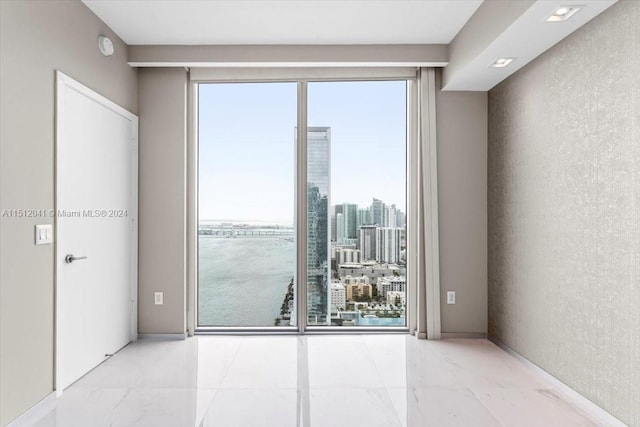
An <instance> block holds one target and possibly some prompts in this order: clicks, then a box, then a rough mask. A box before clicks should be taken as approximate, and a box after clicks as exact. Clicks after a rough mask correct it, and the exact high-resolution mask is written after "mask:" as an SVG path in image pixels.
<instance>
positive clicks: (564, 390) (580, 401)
mask: <svg viewBox="0 0 640 427" xmlns="http://www.w3.org/2000/svg"><path fill="white" fill-rule="evenodd" d="M487 339H488V340H489V341H491V342H492V343H494V344H495V345H497V346H498V347H500V348H501V349H503V350H504V351H506V352H507V353H509V354H510V355H512V356H513V357H515V358H516V359H518V360H519V361H520V362H522V363H523V364H525V365H526V366H527V367H528V368H529V369H531V370H532V371H534V372H536V374H538V375H540V376H542V377H543V378H544V379H545V380H546V381H548V382H549V383H551V384H552V385H553V386H554V388H556V390H558V391H559V392H560V393H561V394H562V395H563V397H564V398H565V399H566V400H567V401H569V402H570V403H572V404H573V405H574V406H575V407H576V408H578V409H579V410H581V411H582V412H584V413H586V414H588V415H589V416H591V417H592V418H594V419H596V420H597V421H599V422H601V423H602V424H603V425H606V426H611V427H627V424H625V423H623V422H622V421H620V420H619V419H618V418H616V417H615V416H613V415H611V414H610V413H608V412H607V411H605V410H604V409H602V408H601V407H600V406H598V405H596V404H595V403H593V402H592V401H590V400H589V399H587V398H586V397H584V396H583V395H581V394H580V393H578V392H577V391H575V390H574V389H572V388H571V387H569V386H568V385H566V384H565V383H563V382H562V381H560V380H559V379H557V378H556V377H554V376H553V375H551V374H550V373H548V372H547V371H545V370H544V369H542V368H541V367H539V366H538V365H536V364H535V363H533V362H532V361H530V360H529V359H527V358H526V357H524V356H523V355H521V354H520V353H518V352H517V351H515V350H514V349H512V348H511V347H509V346H508V345H506V344H504V343H503V342H501V341H500V340H498V339H497V338H496V337H494V336H491V335H489V336H488V337H487Z"/></svg>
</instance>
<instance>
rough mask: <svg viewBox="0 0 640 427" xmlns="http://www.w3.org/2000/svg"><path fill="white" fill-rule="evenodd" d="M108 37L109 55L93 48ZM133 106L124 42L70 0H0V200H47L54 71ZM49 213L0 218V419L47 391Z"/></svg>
mask: <svg viewBox="0 0 640 427" xmlns="http://www.w3.org/2000/svg"><path fill="white" fill-rule="evenodd" d="M100 34H105V35H108V36H109V37H111V39H112V40H113V42H114V44H115V55H113V56H111V57H109V58H106V57H104V56H102V55H101V54H100V52H99V51H98V48H97V38H98V36H99V35H100ZM56 69H58V70H61V71H63V72H65V73H66V74H68V75H70V76H71V77H73V78H74V79H76V80H78V81H80V82H82V83H83V84H85V85H87V86H89V87H91V88H92V89H94V90H96V91H97V92H99V93H101V94H102V95H104V96H106V97H107V98H110V99H111V100H113V101H114V102H116V103H118V104H120V105H121V106H123V107H124V108H126V109H128V110H130V111H132V112H134V113H135V112H136V109H137V94H136V86H137V80H136V74H137V73H136V71H135V70H134V69H132V68H131V67H129V66H128V65H127V63H126V46H125V45H124V43H122V41H120V39H119V38H118V37H116V36H115V35H114V34H113V33H112V32H111V31H110V30H109V29H108V28H107V26H106V25H105V24H104V23H102V21H100V20H99V19H98V18H97V17H96V16H95V15H94V14H93V13H92V12H91V11H90V10H89V9H88V8H87V7H85V6H84V5H83V4H82V3H80V2H79V1H75V0H74V1H0V208H1V209H53V207H54V181H53V178H54V161H53V156H54V123H55V122H54V120H55V116H54V94H55V86H54V84H55V82H54V80H55V70H56ZM52 222H53V219H52V218H49V217H36V218H19V219H18V218H8V217H0V236H1V239H0V425H5V424H6V423H7V422H9V421H10V420H11V419H13V418H15V417H16V416H18V415H20V414H21V413H22V412H24V411H25V410H26V409H28V408H29V407H30V406H32V405H34V404H35V403H37V402H38V401H39V400H40V399H42V398H43V397H45V396H46V395H47V394H49V393H50V392H51V391H52V390H53V363H54V361H53V351H54V349H53V345H54V342H53V336H54V335H53V334H54V329H53V328H54V275H53V265H54V262H53V245H47V246H35V245H34V244H33V235H34V231H33V227H34V225H35V224H50V223H52Z"/></svg>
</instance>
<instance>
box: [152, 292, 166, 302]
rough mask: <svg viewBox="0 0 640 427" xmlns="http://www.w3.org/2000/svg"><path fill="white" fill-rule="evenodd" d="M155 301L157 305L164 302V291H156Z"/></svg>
mask: <svg viewBox="0 0 640 427" xmlns="http://www.w3.org/2000/svg"><path fill="white" fill-rule="evenodd" d="M154 302H155V303H156V305H162V304H164V292H156V293H155V295H154Z"/></svg>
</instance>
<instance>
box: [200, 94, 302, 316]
mask: <svg viewBox="0 0 640 427" xmlns="http://www.w3.org/2000/svg"><path fill="white" fill-rule="evenodd" d="M296 91H297V85H296V83H233V84H201V85H199V95H198V101H199V121H198V123H199V124H198V147H199V148H198V149H199V152H198V156H199V165H198V167H199V169H198V170H199V172H198V173H199V187H198V197H199V200H198V215H199V230H198V325H199V326H232V327H233V326H247V327H248V326H254V327H273V326H295V324H296V317H295V316H296V315H295V298H296V294H295V286H294V285H293V277H294V272H295V246H294V209H295V203H294V200H295V199H294V182H295V181H294V179H295V178H294V177H295V169H294V152H295V150H294V148H295V147H294V135H295V127H296V115H297V114H296V103H297V93H296Z"/></svg>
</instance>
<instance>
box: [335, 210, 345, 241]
mask: <svg viewBox="0 0 640 427" xmlns="http://www.w3.org/2000/svg"><path fill="white" fill-rule="evenodd" d="M336 242H337V243H338V244H339V245H341V244H343V243H344V215H343V214H341V213H339V214H337V215H336Z"/></svg>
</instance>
